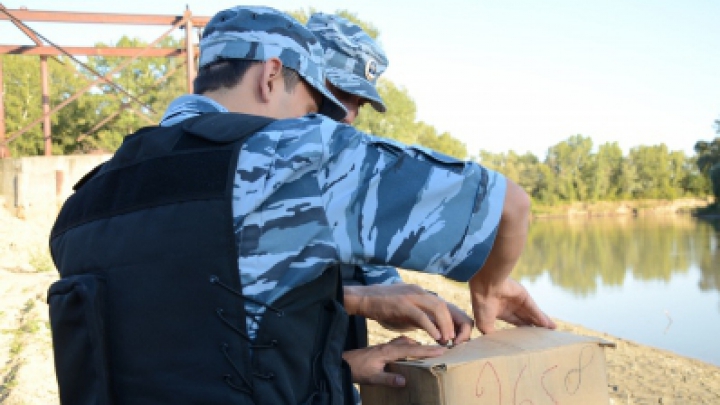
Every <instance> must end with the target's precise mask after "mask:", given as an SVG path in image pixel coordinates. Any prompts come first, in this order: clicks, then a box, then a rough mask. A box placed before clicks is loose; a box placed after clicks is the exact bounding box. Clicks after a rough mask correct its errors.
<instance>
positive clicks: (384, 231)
mask: <svg viewBox="0 0 720 405" xmlns="http://www.w3.org/2000/svg"><path fill="white" fill-rule="evenodd" d="M212 111H221V112H224V111H227V110H225V109H224V108H223V107H222V106H221V105H219V104H218V103H216V102H214V101H212V100H210V99H209V98H206V97H202V96H197V95H187V96H182V97H180V98H178V99H176V100H175V101H174V102H173V103H172V104H171V105H170V107H169V108H168V111H167V112H166V113H165V116H164V118H163V121H162V124H161V125H164V126H169V125H173V124H176V123H178V122H181V121H182V120H184V119H186V118H189V117H191V116H194V115H197V114H202V113H204V112H212ZM505 187H506V182H505V178H504V177H503V176H502V175H500V174H498V173H496V172H493V171H490V170H488V169H485V168H483V167H482V166H480V165H478V164H476V163H472V162H463V161H459V160H457V159H454V158H451V157H448V156H445V155H442V154H439V153H437V152H434V151H431V150H429V149H425V148H422V147H418V146H405V145H402V144H399V143H397V142H395V141H392V140H389V139H385V138H379V137H375V136H371V135H368V134H365V133H362V132H360V131H358V130H356V129H355V128H353V127H351V126H348V125H345V124H341V123H338V122H335V121H333V120H331V119H329V118H327V117H325V116H323V115H318V114H311V115H307V116H304V117H301V118H297V119H285V120H278V121H275V122H273V123H271V124H270V125H268V126H267V127H265V128H264V129H262V130H260V131H259V132H257V133H256V134H255V135H253V136H251V137H250V138H248V139H247V141H246V142H245V144H244V145H243V147H242V150H241V152H240V156H239V158H238V163H237V170H236V175H235V184H234V191H233V201H232V204H233V207H232V209H233V216H234V229H235V236H236V238H235V239H236V243H237V247H238V252H239V257H238V268H239V269H240V270H239V271H240V278H241V281H242V285H243V293H244V294H245V295H246V296H249V297H252V298H254V299H256V300H259V301H261V302H264V303H267V304H272V302H273V301H275V300H277V298H278V297H280V296H282V295H283V294H284V293H286V292H287V291H288V290H290V289H292V288H293V287H296V286H299V285H302V284H304V283H307V282H309V281H311V280H313V279H314V278H315V277H317V276H318V275H319V274H321V272H322V271H323V270H324V269H325V268H326V267H328V266H330V265H336V264H349V265H358V266H364V265H390V266H397V267H401V268H405V269H410V270H419V271H424V272H427V273H434V274H441V275H444V276H446V277H449V278H452V279H454V280H457V281H467V280H468V279H469V278H470V277H472V275H473V274H475V272H476V271H477V270H478V269H479V268H480V267H482V265H483V263H484V262H485V260H486V258H487V256H488V253H489V252H490V249H491V247H492V244H493V241H494V239H495V233H496V230H497V226H498V223H499V220H500V214H501V212H502V207H503V201H504V198H505ZM246 309H247V311H248V332H249V333H250V334H251V336H254V334H255V333H254V332H255V330H256V328H257V324H256V322H257V321H258V320H259V317H260V316H261V314H262V312H263V310H262V307H260V306H258V305H255V304H252V303H251V302H249V301H246Z"/></svg>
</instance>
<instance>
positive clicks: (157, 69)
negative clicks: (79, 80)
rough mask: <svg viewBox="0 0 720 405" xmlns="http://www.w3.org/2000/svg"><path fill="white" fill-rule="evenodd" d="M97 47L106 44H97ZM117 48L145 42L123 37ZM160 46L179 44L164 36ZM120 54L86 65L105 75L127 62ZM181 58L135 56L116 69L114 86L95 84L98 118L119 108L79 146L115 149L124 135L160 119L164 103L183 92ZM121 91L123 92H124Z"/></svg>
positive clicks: (135, 45)
mask: <svg viewBox="0 0 720 405" xmlns="http://www.w3.org/2000/svg"><path fill="white" fill-rule="evenodd" d="M96 46H98V47H107V45H106V44H103V43H98V44H96ZM113 46H118V47H144V46H147V43H146V42H145V41H143V40H140V39H137V38H128V37H125V36H124V37H122V38H121V39H120V40H119V41H118V42H117V43H116V44H115V45H113ZM157 46H158V47H163V48H179V47H182V44H181V43H180V40H179V39H176V38H173V37H167V38H164V39H163V40H162V41H161V42H160V43H159V44H158V45H157ZM126 62H127V58H122V57H95V58H92V59H91V60H90V61H89V63H88V64H89V65H90V66H91V67H92V68H93V69H94V70H96V71H98V72H100V73H101V74H107V73H108V72H110V71H112V70H113V69H115V68H116V67H117V66H119V65H121V64H123V63H126ZM182 63H183V60H181V59H180V58H161V57H148V58H138V59H135V60H134V61H133V62H132V63H131V64H130V65H129V66H127V67H125V68H124V69H123V70H121V71H119V72H117V73H116V74H115V75H114V76H113V81H114V83H115V84H117V85H119V86H120V88H121V89H122V90H120V89H118V87H117V86H114V85H110V84H108V83H102V84H100V85H99V86H98V88H99V90H100V92H101V94H102V97H101V98H102V103H101V104H100V105H99V106H98V111H97V120H98V121H99V120H102V119H104V118H106V117H110V116H112V115H113V114H114V113H116V112H118V111H120V114H117V115H116V116H115V117H114V118H113V119H112V120H111V121H109V122H108V123H107V124H106V125H105V126H104V127H103V128H102V129H101V130H100V131H98V132H97V133H96V134H93V135H91V136H88V137H86V138H84V140H83V144H82V148H84V149H86V150H87V149H101V150H106V151H114V150H115V149H117V147H118V146H120V143H121V142H122V139H123V137H124V136H125V135H127V134H129V133H132V132H134V131H136V130H138V129H139V128H141V127H143V126H147V125H150V124H151V123H155V122H159V121H160V118H161V117H162V114H163V112H164V111H165V108H166V107H167V105H168V104H169V103H170V102H171V101H172V100H173V99H174V98H176V97H178V96H180V95H181V94H183V93H185V92H186V89H185V67H184V66H181V65H182ZM123 90H124V91H123Z"/></svg>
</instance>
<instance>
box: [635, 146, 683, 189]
mask: <svg viewBox="0 0 720 405" xmlns="http://www.w3.org/2000/svg"><path fill="white" fill-rule="evenodd" d="M629 159H630V160H631V161H632V162H633V164H634V166H635V167H636V169H637V174H638V182H639V185H640V187H639V188H638V189H637V190H636V191H635V195H634V196H635V197H636V198H663V199H673V198H677V197H680V195H681V193H679V190H678V189H676V188H675V187H673V185H674V184H675V183H676V180H675V179H674V178H673V176H674V173H673V172H674V170H673V158H672V156H671V153H670V152H669V151H668V148H667V146H666V145H665V144H660V145H654V146H638V147H635V148H633V149H631V150H630V154H629ZM681 159H684V155H683V156H681ZM675 160H677V157H676V158H675Z"/></svg>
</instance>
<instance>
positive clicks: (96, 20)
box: [0, 4, 210, 158]
mask: <svg viewBox="0 0 720 405" xmlns="http://www.w3.org/2000/svg"><path fill="white" fill-rule="evenodd" d="M209 20H210V18H209V17H200V16H193V15H192V13H191V12H190V10H189V9H186V10H185V12H184V13H183V15H182V16H169V15H148V14H118V13H85V12H66V11H39V10H26V9H8V8H5V7H4V6H3V5H2V4H0V21H11V22H12V23H13V24H15V26H16V27H18V29H20V30H21V31H22V32H23V33H25V35H27V36H28V37H29V38H30V39H31V40H32V41H33V42H34V43H35V46H28V45H0V55H38V56H39V57H40V66H41V83H42V93H43V95H42V100H43V114H42V117H40V118H39V119H36V120H35V121H33V122H32V123H30V124H28V125H27V126H25V127H24V128H22V129H20V130H19V131H16V132H15V133H13V134H11V135H7V134H6V129H5V111H4V94H3V93H2V91H1V89H3V87H2V86H3V77H2V74H3V69H2V68H3V66H2V60H0V158H6V157H9V155H10V151H9V148H8V144H9V143H10V142H12V141H13V140H15V139H17V138H18V137H19V136H21V135H23V134H24V133H26V132H27V131H29V130H30V129H32V128H34V127H35V126H37V125H38V124H39V123H40V122H43V136H44V139H45V155H46V156H49V155H51V154H52V133H51V122H50V117H51V116H52V114H55V113H56V112H58V111H60V110H61V109H62V108H64V107H66V106H67V105H68V104H70V103H72V102H73V101H75V100H76V99H78V98H79V97H80V96H81V95H83V94H85V93H86V92H87V91H88V90H90V89H92V87H94V86H95V85H96V84H98V83H100V82H106V83H108V84H109V85H111V86H113V87H115V88H116V89H118V90H119V91H120V92H124V93H125V94H127V95H129V96H130V97H131V100H132V101H134V102H135V103H138V104H140V105H141V106H143V109H147V108H148V107H147V106H146V105H144V104H143V103H142V102H141V101H140V100H139V98H138V97H141V96H143V95H144V94H141V95H139V96H132V95H130V94H129V93H127V91H125V90H124V89H123V88H122V86H119V85H118V84H117V83H114V82H113V80H112V76H113V75H114V74H115V73H118V72H120V71H122V70H123V69H125V68H126V67H127V66H129V65H130V64H131V63H132V62H133V61H134V60H136V59H137V58H140V57H166V58H172V57H184V58H185V61H184V62H183V63H182V64H181V65H180V66H183V65H185V66H187V69H186V70H187V82H186V86H187V90H188V92H190V90H191V89H192V82H193V80H194V78H195V74H196V73H195V55H196V54H197V52H196V49H195V48H196V46H195V45H193V43H192V35H193V31H194V29H195V28H198V29H202V28H204V27H205V26H206V25H207V23H208V21H209ZM29 21H33V22H64V23H77V24H82V23H92V24H129V25H170V26H171V27H170V29H169V30H167V31H166V32H165V33H163V34H162V35H161V36H160V37H159V38H157V39H156V40H154V41H153V42H151V43H150V44H148V45H147V46H145V47H123V48H120V47H118V48H112V47H111V48H97V47H66V46H59V45H56V44H54V43H52V42H51V41H50V40H48V39H47V38H45V37H43V36H42V35H40V34H38V33H37V32H36V31H35V30H33V29H32V28H30V27H29V26H27V25H26V24H25V22H29ZM178 28H184V29H185V44H184V45H185V46H184V48H156V47H155V45H157V43H159V42H160V41H162V40H163V39H164V38H166V37H167V36H168V35H170V34H171V33H172V32H173V31H175V30H176V29H178ZM43 40H44V41H45V42H47V45H46V44H44V43H43ZM58 55H66V56H68V57H70V58H71V59H72V60H74V61H75V62H76V63H79V64H80V65H82V66H83V67H85V68H86V69H88V70H89V71H90V72H91V73H93V74H94V75H95V76H97V78H96V79H95V80H93V81H91V82H90V83H89V84H88V85H86V87H84V88H83V89H82V90H80V91H78V92H76V93H75V94H73V95H72V96H71V97H69V98H67V99H66V100H64V101H63V102H62V103H60V104H58V105H57V106H55V107H54V108H50V91H49V83H48V69H47V58H48V57H55V56H58ZM74 56H120V57H129V59H128V60H126V61H124V62H123V63H121V64H120V65H118V66H116V67H115V68H114V69H113V70H112V71H110V72H108V73H107V74H105V75H101V74H100V73H98V72H95V71H94V70H92V69H90V68H89V67H88V66H85V65H84V64H83V63H82V62H80V61H78V60H77V59H76V58H75V57H74ZM175 71H177V69H173V70H171V71H169V72H167V73H166V74H165V75H164V76H163V77H161V78H160V79H158V80H157V81H156V83H161V82H163V81H164V80H167V78H168V77H170V76H171V75H172V74H173V73H175ZM118 98H119V97H118ZM120 101H121V105H120V108H119V109H118V111H116V112H115V113H113V114H111V115H110V116H109V117H106V118H104V119H102V120H100V122H98V123H97V124H96V125H95V126H94V127H93V128H92V129H91V130H90V131H89V132H88V133H85V134H82V135H80V136H79V137H78V138H77V139H76V141H81V140H82V139H84V138H85V137H87V136H89V135H91V134H92V133H94V132H96V131H98V130H99V129H100V128H102V127H103V126H104V125H105V124H107V123H108V122H110V121H112V119H113V118H114V117H116V116H117V115H118V114H119V113H120V111H123V110H130V111H133V112H135V113H139V114H140V115H141V116H143V118H144V119H145V120H147V121H149V122H152V120H151V119H150V118H149V116H148V115H147V114H145V113H144V112H142V109H141V111H137V110H136V109H132V108H131V107H130V105H129V104H128V103H125V102H122V100H120Z"/></svg>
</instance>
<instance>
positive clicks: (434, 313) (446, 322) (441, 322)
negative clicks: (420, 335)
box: [424, 294, 455, 344]
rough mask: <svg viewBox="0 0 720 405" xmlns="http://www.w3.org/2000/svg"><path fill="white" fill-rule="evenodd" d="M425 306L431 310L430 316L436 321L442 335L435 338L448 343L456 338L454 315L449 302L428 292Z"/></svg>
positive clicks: (427, 309)
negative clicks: (451, 312)
mask: <svg viewBox="0 0 720 405" xmlns="http://www.w3.org/2000/svg"><path fill="white" fill-rule="evenodd" d="M424 308H426V311H429V312H430V316H431V317H432V319H433V320H434V321H435V325H436V326H437V329H438V330H439V331H440V335H441V336H440V337H439V338H435V340H437V341H439V342H440V343H443V344H444V343H447V342H449V341H451V340H453V339H455V325H454V323H453V317H452V315H451V314H450V309H449V308H448V304H447V303H446V302H445V300H443V299H442V298H438V297H436V296H434V295H432V294H427V296H426V297H425V300H424Z"/></svg>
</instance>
